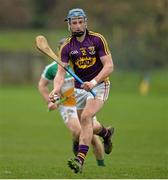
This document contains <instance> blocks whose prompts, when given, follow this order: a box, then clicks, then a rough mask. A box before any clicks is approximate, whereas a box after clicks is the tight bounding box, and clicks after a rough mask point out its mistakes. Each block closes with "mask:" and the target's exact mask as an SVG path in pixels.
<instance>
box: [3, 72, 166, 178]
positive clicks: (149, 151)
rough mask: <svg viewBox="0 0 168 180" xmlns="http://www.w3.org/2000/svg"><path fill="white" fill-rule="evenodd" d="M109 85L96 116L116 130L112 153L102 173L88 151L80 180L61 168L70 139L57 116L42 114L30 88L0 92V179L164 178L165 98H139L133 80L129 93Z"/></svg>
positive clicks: (154, 95) (156, 95)
mask: <svg viewBox="0 0 168 180" xmlns="http://www.w3.org/2000/svg"><path fill="white" fill-rule="evenodd" d="M128 76H129V75H128ZM130 77H133V76H130ZM113 79H114V83H113V86H114V88H113V89H112V91H111V94H110V97H109V101H108V102H107V104H106V105H105V107H104V109H103V110H102V111H101V112H100V113H99V114H98V118H99V120H100V121H101V122H103V123H104V124H105V125H110V124H112V125H113V126H114V127H115V128H116V132H115V136H114V149H113V152H112V154H110V155H105V162H106V167H103V168H102V167H97V165H96V161H95V158H94V156H93V153H92V150H90V151H89V154H88V156H87V159H86V164H85V167H84V169H83V173H82V174H79V175H78V174H77V175H76V174H73V173H72V172H71V171H70V169H69V168H68V167H67V165H66V164H67V159H68V158H70V157H72V156H73V154H72V151H71V137H70V133H69V131H68V130H67V129H66V128H65V126H64V124H63V122H62V120H61V118H60V115H59V113H58V112H51V113H48V112H47V109H46V106H45V104H44V103H43V101H42V99H41V97H40V95H39V94H38V92H37V89H36V88H35V87H31V86H30V87H23V86H18V87H10V86H8V87H7V86H6V87H1V88H0V178H2V179H6V178H7V179H10V178H22V179H26V178H29V179H36V178H37V179H38V178H43V179H46V178H47V179H50V178H52V179H61V178H69V179H70V178H78V179H79V178H95V179H99V178H101V179H104V178H121V179H123V178H152V179H154V178H168V143H167V137H168V129H167V127H168V121H167V120H168V112H167V107H168V95H167V94H166V93H159V92H158V91H157V89H156V91H153V92H151V93H150V94H149V95H147V96H140V95H139V94H138V93H137V92H136V91H135V90H133V89H134V88H136V84H135V82H136V81H134V80H133V79H134V78H132V79H131V81H130V82H129V83H128V84H127V90H128V89H132V91H130V92H129V91H127V90H126V91H124V88H123V89H120V88H118V90H117V89H115V84H116V82H117V81H116V80H117V79H116V78H115V77H114V78H113ZM119 82H120V83H121V81H118V83H119ZM127 82H128V81H127ZM131 82H132V83H131ZM159 82H160V81H159ZM132 84H135V85H134V86H133V85H132ZM128 85H129V86H128ZM123 87H124V86H123ZM132 87H133V88H132ZM151 90H155V89H151ZM155 92H157V93H155Z"/></svg>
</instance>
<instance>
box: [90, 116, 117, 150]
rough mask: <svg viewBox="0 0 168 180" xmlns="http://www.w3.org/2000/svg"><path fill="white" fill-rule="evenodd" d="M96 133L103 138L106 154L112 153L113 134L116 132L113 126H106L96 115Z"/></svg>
mask: <svg viewBox="0 0 168 180" xmlns="http://www.w3.org/2000/svg"><path fill="white" fill-rule="evenodd" d="M93 122H94V134H97V135H99V136H100V137H102V138H103V143H104V151H105V153H106V154H110V153H111V151H112V147H113V146H112V145H113V144H112V136H113V134H114V128H113V127H107V128H106V127H104V126H103V125H102V124H101V123H100V122H99V121H97V119H96V117H94V121H93Z"/></svg>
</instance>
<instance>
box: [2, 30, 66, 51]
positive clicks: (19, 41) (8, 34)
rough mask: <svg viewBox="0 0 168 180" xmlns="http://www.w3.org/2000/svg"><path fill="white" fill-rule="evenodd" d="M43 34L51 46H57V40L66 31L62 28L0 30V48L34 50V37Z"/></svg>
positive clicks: (5, 49)
mask: <svg viewBox="0 0 168 180" xmlns="http://www.w3.org/2000/svg"><path fill="white" fill-rule="evenodd" d="M37 35H44V36H46V37H47V39H48V41H49V44H50V45H51V46H52V48H56V47H57V43H58V41H59V40H60V39H61V38H63V37H66V36H68V32H67V31H66V30H65V31H62V30H43V29H41V30H31V29H29V30H15V31H13V30H11V31H10V30H8V31H2V30H1V31H0V50H1V51H10V52H34V47H35V37H36V36H37Z"/></svg>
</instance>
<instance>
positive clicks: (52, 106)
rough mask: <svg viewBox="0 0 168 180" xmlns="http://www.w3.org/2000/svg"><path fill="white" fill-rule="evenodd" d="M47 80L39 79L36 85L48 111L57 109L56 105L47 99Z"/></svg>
mask: <svg viewBox="0 0 168 180" xmlns="http://www.w3.org/2000/svg"><path fill="white" fill-rule="evenodd" d="M48 84H49V80H47V79H45V78H43V77H41V78H40V80H39V83H38V89H39V92H40V94H41V96H42V97H43V99H44V101H45V102H46V103H47V106H48V109H49V110H54V109H56V108H57V105H56V104H55V103H53V102H51V101H50V99H49V89H48Z"/></svg>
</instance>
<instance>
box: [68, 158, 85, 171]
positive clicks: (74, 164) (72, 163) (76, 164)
mask: <svg viewBox="0 0 168 180" xmlns="http://www.w3.org/2000/svg"><path fill="white" fill-rule="evenodd" d="M68 166H69V167H70V168H71V169H72V170H74V173H82V164H81V163H80V160H79V159H78V158H71V159H69V160H68Z"/></svg>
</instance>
